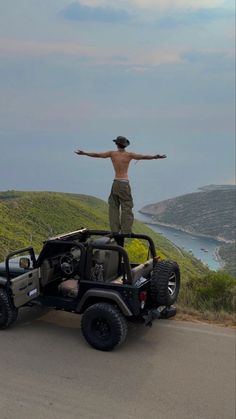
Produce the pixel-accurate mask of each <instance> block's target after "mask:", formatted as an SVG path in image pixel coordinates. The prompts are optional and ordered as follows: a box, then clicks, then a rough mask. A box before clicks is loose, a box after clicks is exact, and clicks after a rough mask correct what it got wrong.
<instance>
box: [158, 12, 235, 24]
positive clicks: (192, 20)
mask: <svg viewBox="0 0 236 419" xmlns="http://www.w3.org/2000/svg"><path fill="white" fill-rule="evenodd" d="M225 18H226V19H227V18H229V19H231V18H233V14H232V12H231V11H230V10H227V9H223V8H222V9H221V8H215V9H210V8H205V9H198V10H186V11H184V12H182V13H181V12H180V11H178V12H175V13H173V12H168V13H167V14H166V15H165V16H161V17H160V19H158V20H157V23H158V26H159V27H160V28H164V29H172V28H176V27H178V26H185V25H186V26H190V25H193V24H201V25H202V24H206V23H209V22H213V21H216V20H221V19H225Z"/></svg>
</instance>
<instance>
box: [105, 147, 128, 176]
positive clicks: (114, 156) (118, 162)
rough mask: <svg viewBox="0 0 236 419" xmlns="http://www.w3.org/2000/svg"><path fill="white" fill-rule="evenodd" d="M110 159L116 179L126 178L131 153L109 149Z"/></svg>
mask: <svg viewBox="0 0 236 419" xmlns="http://www.w3.org/2000/svg"><path fill="white" fill-rule="evenodd" d="M110 157H111V161H112V164H113V167H114V170H115V178H116V179H128V169H129V164H130V161H131V160H132V157H131V153H128V152H127V151H125V150H117V151H111V156H110Z"/></svg>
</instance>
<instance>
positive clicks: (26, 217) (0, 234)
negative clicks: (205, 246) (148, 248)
mask: <svg viewBox="0 0 236 419" xmlns="http://www.w3.org/2000/svg"><path fill="white" fill-rule="evenodd" d="M0 220H1V222H0V260H3V259H4V258H5V256H6V255H7V253H8V252H9V251H12V250H15V249H18V248H22V247H25V246H28V245H29V244H32V245H33V246H34V249H35V251H36V252H39V251H40V249H41V248H42V243H43V241H44V240H45V239H47V238H48V237H49V236H54V235H56V234H59V233H63V232H69V231H73V230H77V229H79V228H81V227H87V228H92V229H105V230H109V225H108V205H107V204H106V202H104V201H102V200H101V199H98V198H95V197H92V196H88V195H77V194H67V193H56V192H17V191H7V192H0ZM134 231H135V232H136V233H140V234H147V235H149V236H151V237H152V238H153V240H154V242H155V245H156V247H157V249H158V255H160V256H162V257H164V258H170V259H174V260H176V261H177V262H178V263H179V265H180V268H181V273H182V277H183V278H186V279H187V278H191V277H197V276H198V275H200V274H202V273H203V274H204V273H206V272H208V269H207V268H206V267H205V266H204V265H203V264H202V263H201V262H200V261H198V260H197V259H195V258H194V257H193V256H192V255H190V254H189V253H188V252H185V251H183V250H182V249H181V250H180V249H179V248H178V247H177V246H174V245H173V244H172V243H171V242H170V241H168V240H166V239H165V238H164V237H162V236H161V235H159V234H157V233H155V232H154V231H153V230H151V229H150V228H148V227H147V226H146V225H144V224H143V223H141V222H139V221H135V223H134Z"/></svg>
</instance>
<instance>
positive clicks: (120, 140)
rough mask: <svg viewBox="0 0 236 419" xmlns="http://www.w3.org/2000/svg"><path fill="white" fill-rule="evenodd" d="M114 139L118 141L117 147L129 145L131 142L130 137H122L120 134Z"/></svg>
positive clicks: (115, 141)
mask: <svg viewBox="0 0 236 419" xmlns="http://www.w3.org/2000/svg"><path fill="white" fill-rule="evenodd" d="M113 141H114V143H116V145H117V147H119V148H125V147H128V145H129V144H130V142H129V140H128V138H126V137H122V136H121V135H119V137H117V138H116V139H115V140H113Z"/></svg>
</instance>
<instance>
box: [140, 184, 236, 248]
mask: <svg viewBox="0 0 236 419" xmlns="http://www.w3.org/2000/svg"><path fill="white" fill-rule="evenodd" d="M202 189H203V188H202ZM235 200H236V188H235V187H231V188H226V187H225V186H224V187H223V188H222V189H221V188H220V187H219V186H217V187H215V188H213V187H212V186H211V187H205V188H204V190H202V191H201V192H195V193H191V194H186V195H182V196H178V197H176V198H172V199H168V200H165V201H162V202H158V203H155V204H151V205H146V206H145V207H143V208H142V209H141V210H140V212H141V213H143V214H148V215H152V218H153V220H154V221H156V222H157V223H162V224H166V225H170V226H172V227H176V228H178V229H180V230H184V231H187V232H190V233H195V234H200V235H204V236H208V237H214V238H216V239H220V240H223V241H226V242H233V241H234V240H235V231H236V220H235Z"/></svg>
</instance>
